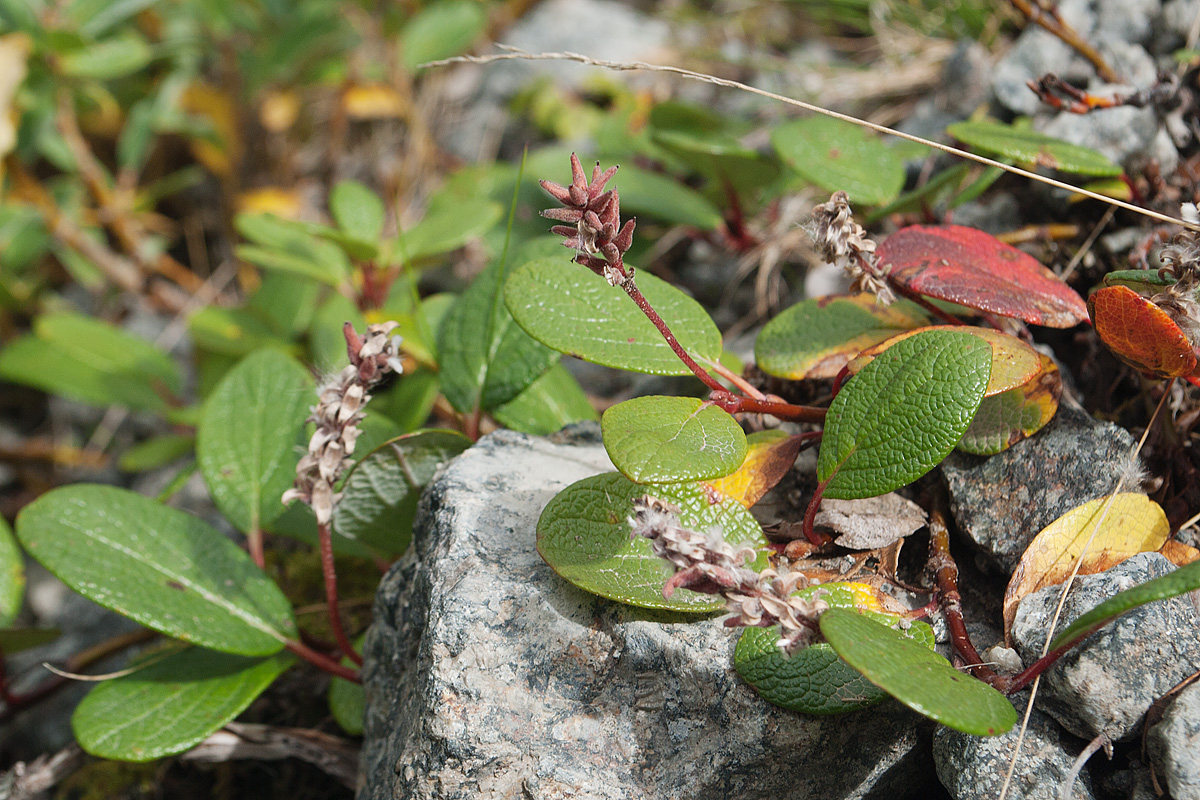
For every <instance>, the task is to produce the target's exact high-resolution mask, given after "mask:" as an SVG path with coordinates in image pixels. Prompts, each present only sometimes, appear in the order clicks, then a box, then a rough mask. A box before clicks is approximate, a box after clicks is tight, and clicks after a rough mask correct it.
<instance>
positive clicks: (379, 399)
mask: <svg viewBox="0 0 1200 800" xmlns="http://www.w3.org/2000/svg"><path fill="white" fill-rule="evenodd" d="M535 382H536V381H535ZM438 393H439V392H438V376H437V373H436V372H433V371H431V370H428V369H425V368H424V367H418V368H417V369H416V370H414V371H412V372H408V373H405V374H404V375H403V376H402V377H401V378H400V380H398V381H396V383H395V384H394V385H393V386H392V388H391V389H389V390H387V391H385V392H382V393H380V394H378V395H376V396H375V398H374V399H373V400H372V403H371V405H372V407H373V408H374V409H375V411H377V412H378V413H380V414H382V415H384V416H386V417H387V418H388V419H390V420H391V421H392V422H395V423H396V425H397V426H398V427H399V428H400V432H401V433H412V432H413V431H415V430H417V429H418V428H420V427H422V426H424V425H425V422H426V421H427V420H428V419H429V414H430V412H431V411H433V406H434V404H435V403H436V402H437V398H438Z"/></svg>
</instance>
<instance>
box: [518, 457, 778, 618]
mask: <svg viewBox="0 0 1200 800" xmlns="http://www.w3.org/2000/svg"><path fill="white" fill-rule="evenodd" d="M647 492H649V493H650V494H653V495H654V496H655V497H658V498H660V499H662V500H665V501H667V502H669V503H671V504H673V505H675V506H676V507H678V508H679V509H680V515H679V516H680V521H681V523H682V524H683V525H684V526H685V527H687V528H689V529H691V530H695V531H707V530H710V529H712V528H720V529H721V531H722V532H723V533H724V536H725V541H727V542H729V543H730V544H733V545H734V546H735V547H736V546H738V545H743V544H744V545H748V546H750V547H754V548H756V549H759V550H762V551H764V552H761V553H760V555H759V557H758V560H757V561H755V562H754V563H753V564H749V565H747V566H748V567H750V568H751V569H754V570H756V571H758V570H762V569H764V568H765V567H766V566H767V557H766V553H765V548H766V539H765V538H764V537H763V535H762V529H761V528H760V527H759V525H758V523H757V522H755V520H754V517H752V516H750V512H748V511H746V509H744V508H742V506H741V504H740V503H738V502H737V501H736V500H729V499H721V500H716V501H715V502H714V498H713V497H712V496H711V495H710V494H709V493H708V492H706V491H705V490H704V488H703V487H702V486H700V485H699V484H689V483H676V484H664V485H660V486H642V485H639V484H636V483H633V482H631V481H630V480H629V479H628V478H626V477H625V476H623V475H618V474H616V473H608V474H604V475H594V476H592V477H590V478H584V479H583V480H581V481H578V482H576V483H573V484H571V485H570V486H568V487H567V488H566V489H564V490H562V491H561V492H559V493H558V494H557V495H555V496H554V498H553V499H552V500H551V501H550V502H549V503H548V504H547V505H546V508H545V510H543V511H542V516H541V518H539V519H538V526H537V548H538V553H540V554H541V556H542V558H543V559H545V561H546V563H547V564H549V565H550V567H551V568H552V569H553V570H554V571H555V572H557V573H558V574H559V575H561V576H562V577H563V578H565V579H566V580H568V581H570V582H571V583H573V584H575V585H576V586H578V587H579V588H580V589H583V590H585V591H588V592H592V593H593V594H598V595H600V596H601V597H607V598H609V599H612V600H618V601H620V602H622V603H628V604H629V605H634V606H641V607H642V608H662V609H669V610H673V611H695V612H702V613H707V612H711V611H717V610H720V609H721V608H722V607H723V603H722V601H721V600H720V599H718V598H714V597H712V596H711V595H705V594H698V593H696V592H693V591H691V590H690V589H680V590H678V591H676V592H675V593H674V594H672V595H671V598H670V599H669V600H668V599H666V598H664V597H663V595H662V590H663V586H664V585H665V584H666V582H667V579H668V578H669V577H671V575H672V573H673V570H672V568H671V565H670V564H669V563H667V562H666V561H664V560H663V559H661V558H658V557H656V556H654V555H652V554H651V552H650V542H649V541H647V540H646V539H644V538H642V537H640V536H639V537H637V538H636V539H631V538H630V535H629V522H628V517H629V515H630V514H631V513H633V501H634V499H635V498H638V497H642V496H644V495H645V494H647Z"/></svg>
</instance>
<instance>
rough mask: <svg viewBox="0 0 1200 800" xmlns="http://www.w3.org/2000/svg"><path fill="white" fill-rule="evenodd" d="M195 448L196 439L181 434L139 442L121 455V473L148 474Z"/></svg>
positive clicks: (168, 434) (167, 434)
mask: <svg viewBox="0 0 1200 800" xmlns="http://www.w3.org/2000/svg"><path fill="white" fill-rule="evenodd" d="M195 446H196V437H195V436H189V435H186V434H182V433H164V434H162V435H161V436H154V437H151V438H149V439H147V440H145V441H144V442H140V443H138V444H136V445H134V446H133V447H131V448H129V449H128V450H126V451H125V452H124V453H122V454H121V460H120V462H119V463H118V466H119V467H120V468H121V471H122V472H149V471H150V470H152V469H158V468H159V467H163V466H166V465H167V464H170V463H171V462H172V461H175V460H176V459H179V458H183V457H184V456H186V455H189V454H190V453H191V452H192V449H193V448H194V447H195Z"/></svg>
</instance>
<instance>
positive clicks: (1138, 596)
mask: <svg viewBox="0 0 1200 800" xmlns="http://www.w3.org/2000/svg"><path fill="white" fill-rule="evenodd" d="M1196 589H1200V561H1193V562H1192V563H1190V564H1188V565H1187V566H1185V567H1180V568H1179V569H1177V570H1175V571H1174V572H1172V573H1170V574H1168V575H1163V576H1162V577H1161V578H1155V579H1153V580H1149V581H1146V582H1145V583H1143V584H1140V585H1138V586H1134V587H1133V588H1132V589H1126V590H1125V591H1123V592H1120V593H1119V594H1115V595H1113V596H1112V597H1110V598H1108V599H1107V600H1105V601H1104V602H1103V603H1101V604H1100V605H1098V606H1096V607H1095V608H1093V609H1092V610H1091V611H1089V612H1087V613H1086V614H1084V615H1083V616H1082V617H1080V618H1079V619H1077V620H1075V621H1074V622H1072V623H1071V624H1070V625H1068V626H1067V628H1066V630H1064V631H1063V632H1062V633H1060V634H1059V635H1058V636H1055V637H1054V641H1053V642H1051V643H1050V649H1051V650H1057V649H1059V648H1060V647H1068V646H1070V645H1073V644H1075V643H1076V642H1078V641H1079V640H1081V639H1084V638H1086V637H1088V636H1090V635H1091V634H1093V633H1095V632H1096V631H1097V630H1099V629H1100V628H1102V627H1104V626H1105V625H1107V624H1108V623H1109V622H1111V621H1112V620H1114V619H1116V618H1117V617H1119V616H1121V615H1122V614H1126V613H1128V612H1130V611H1133V610H1134V609H1135V608H1138V607H1139V606H1144V605H1146V603H1152V602H1154V601H1155V600H1167V599H1169V598H1172V597H1176V596H1178V595H1181V594H1184V593H1185V592H1192V591H1195V590H1196Z"/></svg>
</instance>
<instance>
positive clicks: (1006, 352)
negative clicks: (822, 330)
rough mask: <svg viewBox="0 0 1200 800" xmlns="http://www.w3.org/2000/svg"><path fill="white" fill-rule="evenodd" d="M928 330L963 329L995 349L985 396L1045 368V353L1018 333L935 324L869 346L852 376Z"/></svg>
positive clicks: (852, 365)
mask: <svg viewBox="0 0 1200 800" xmlns="http://www.w3.org/2000/svg"><path fill="white" fill-rule="evenodd" d="M927 331H959V332H962V333H969V334H970V335H972V336H978V337H979V338H980V339H983V340H984V341H985V342H987V343H988V345H990V346H991V348H992V371H991V377H990V378H988V385H987V388H986V389H984V391H983V396H984V397H992V396H994V395H998V394H1000V393H1002V392H1007V391H1008V390H1009V389H1015V388H1016V387H1018V386H1022V385H1024V384H1025V383H1027V382H1029V381H1031V380H1033V378H1034V376H1036V375H1037V373H1038V369H1039V368H1040V367H1041V363H1042V362H1041V356H1040V354H1039V353H1038V351H1037V350H1034V349H1033V348H1032V347H1030V346H1029V345H1027V344H1025V342H1022V341H1021V340H1020V339H1018V338H1017V337H1015V336H1009V335H1008V334H1007V333H1002V332H1000V331H997V330H993V329H991V328H972V327H969V326H967V325H933V326H930V327H926V328H916V329H914V330H911V331H905V332H904V333H898V334H896V335H895V336H893V337H892V338H890V339H888V340H887V341H886V342H881V343H880V344H877V345H875V346H873V347H868V348H867V349H866V350H864V351H862V352H861V353H860V354H859V355H858V356H857V357H856V358H854V359H853V360H851V361H850V363H849V364H848V365H847V366H848V367H849V369H850V373H851V374H852V375H857V374H858V373H859V371H860V370H861V369H862V368H863V367H865V366H866V365H867V364H869V363H871V360H872V359H874V358H875V357H876V356H877V355H879V354H880V353H882V352H884V351H885V350H887V349H888V348H890V347H892V346H893V345H895V344H897V343H898V342H902V341H904V340H905V339H907V338H909V337H910V336H917V335H919V334H922V333H925V332H927Z"/></svg>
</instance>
